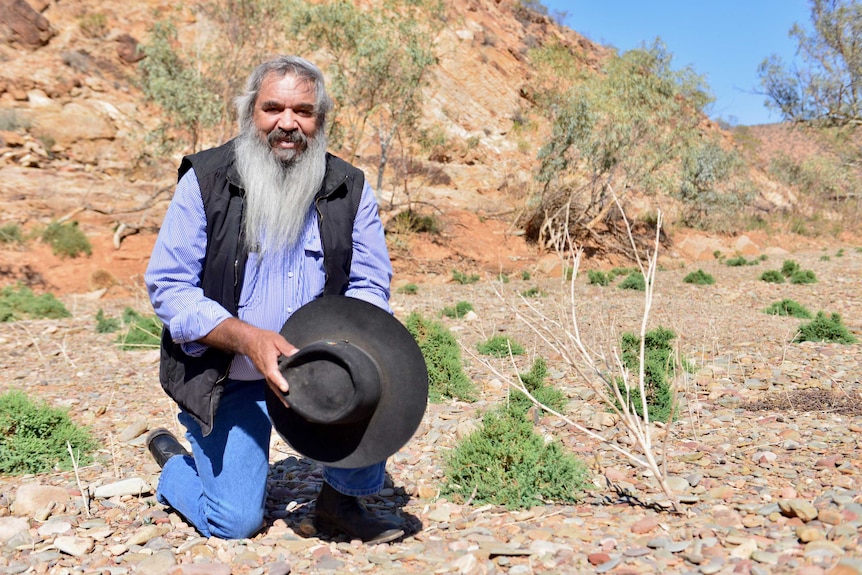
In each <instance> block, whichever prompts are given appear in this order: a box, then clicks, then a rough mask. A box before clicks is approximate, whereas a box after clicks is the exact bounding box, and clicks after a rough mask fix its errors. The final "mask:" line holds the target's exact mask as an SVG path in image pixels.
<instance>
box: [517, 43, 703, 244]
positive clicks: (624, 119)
mask: <svg viewBox="0 0 862 575" xmlns="http://www.w3.org/2000/svg"><path fill="white" fill-rule="evenodd" d="M567 50H569V52H568V56H567ZM572 51H573V49H571V48H567V47H561V46H560V45H558V44H555V43H553V42H548V43H546V44H545V45H543V46H542V47H541V48H537V49H535V50H533V51H531V52H530V58H531V60H533V61H535V62H537V68H538V77H537V78H536V80H535V81H534V83H535V85H536V88H535V90H536V92H537V101H538V102H539V103H540V108H541V109H543V110H546V111H547V113H548V115H549V120H550V122H551V126H552V132H551V134H550V137H549V138H548V140H547V141H546V142H545V143H544V144H543V145H542V147H541V148H540V150H539V155H538V160H539V162H540V165H539V170H538V171H537V175H536V179H537V181H538V182H539V184H540V188H541V191H540V194H541V196H540V198H539V199H538V201H537V202H536V205H535V211H534V212H533V213H532V214H531V215H530V216H529V220H528V221H527V224H526V232H527V237H528V238H529V239H532V240H537V241H540V242H545V241H548V240H549V237H550V236H551V235H554V234H555V231H557V230H559V228H560V227H561V226H562V227H565V226H568V227H569V230H570V231H572V236H573V237H577V233H574V232H575V230H577V229H579V228H581V227H583V226H590V225H591V222H593V220H594V218H596V217H598V216H599V214H600V212H601V211H602V207H603V206H605V205H607V204H608V203H612V201H611V199H610V189H609V185H610V186H613V188H614V189H616V190H624V189H627V188H634V189H638V190H642V191H643V192H645V193H647V194H654V193H659V192H665V193H670V192H672V191H676V190H678V189H679V188H680V181H679V180H680V176H679V175H680V174H681V173H682V172H681V170H679V169H674V168H672V167H671V166H677V167H678V166H679V164H680V163H681V162H682V158H683V156H684V153H685V152H686V150H687V149H689V148H691V147H694V146H695V145H696V144H697V142H698V141H699V139H700V136H701V132H700V130H699V128H698V126H699V123H700V121H701V114H702V110H703V108H704V106H705V105H706V104H707V103H708V102H709V101H710V96H709V95H708V92H707V86H706V83H705V81H704V79H703V77H701V76H698V75H697V74H695V73H694V71H693V70H692V69H691V68H684V69H682V70H674V69H673V67H672V59H673V57H672V55H671V53H670V52H669V51H668V50H667V48H666V47H665V45H664V44H663V43H662V42H661V41H660V40H658V39H657V40H656V41H655V42H654V43H653V44H652V45H651V46H648V47H643V48H639V49H635V50H629V51H627V52H625V53H623V54H622V55H619V56H616V55H614V56H611V57H610V58H607V59H606V60H605V65H604V68H603V69H602V71H601V73H599V74H582V75H580V76H579V75H578V71H579V70H583V69H584V66H582V65H579V62H578V60H577V55H576V54H574V53H573V52H572ZM566 210H568V213H566ZM551 216H553V218H554V219H553V225H551V226H544V225H543V223H544V222H545V221H546V220H548V219H549V218H550V217H551ZM593 225H594V224H593ZM549 228H550V229H549ZM569 230H562V231H561V232H560V234H564V233H565V231H569ZM542 234H547V235H548V237H545V236H542V237H539V236H540V235H542Z"/></svg>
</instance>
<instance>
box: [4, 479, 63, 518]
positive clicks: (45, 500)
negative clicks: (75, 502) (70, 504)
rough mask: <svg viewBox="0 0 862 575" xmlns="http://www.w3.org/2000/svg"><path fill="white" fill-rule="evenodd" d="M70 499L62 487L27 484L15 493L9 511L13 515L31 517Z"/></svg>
mask: <svg viewBox="0 0 862 575" xmlns="http://www.w3.org/2000/svg"><path fill="white" fill-rule="evenodd" d="M71 499H72V497H71V495H70V494H69V492H68V491H67V490H65V489H63V488H62V487H54V486H51V485H39V484H38V483H27V484H25V485H22V486H21V487H19V488H18V490H17V491H16V492H15V501H14V503H12V506H11V511H12V513H13V514H15V515H20V516H23V517H32V516H33V515H35V514H37V513H39V512H40V511H42V510H44V509H49V508H51V507H53V506H55V505H58V504H61V503H66V502H67V501H70V500H71Z"/></svg>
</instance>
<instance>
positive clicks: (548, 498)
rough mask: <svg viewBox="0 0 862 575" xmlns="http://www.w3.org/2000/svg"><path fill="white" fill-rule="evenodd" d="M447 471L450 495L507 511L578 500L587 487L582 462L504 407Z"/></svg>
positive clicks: (454, 455)
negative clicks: (547, 439) (500, 506)
mask: <svg viewBox="0 0 862 575" xmlns="http://www.w3.org/2000/svg"><path fill="white" fill-rule="evenodd" d="M444 475H445V481H444V485H443V493H444V494H446V495H447V496H454V497H455V498H457V499H459V500H461V501H462V502H463V501H468V500H470V501H473V502H475V503H477V504H480V505H485V504H492V505H502V506H505V507H506V508H508V509H526V508H530V507H533V506H536V505H545V504H547V503H549V502H559V503H576V502H577V501H579V500H580V499H581V497H582V493H583V491H584V490H585V489H586V488H587V485H588V471H587V468H586V466H585V465H584V464H583V462H581V461H579V460H578V459H576V458H575V457H574V456H572V455H571V454H570V453H569V452H567V451H566V450H565V449H564V448H563V447H562V445H561V444H560V443H559V442H558V441H551V442H548V441H546V440H545V438H544V437H542V436H541V435H540V434H538V433H536V431H535V430H534V429H533V424H532V423H530V422H529V421H525V420H524V419H523V418H522V417H518V416H515V415H512V414H511V413H508V412H507V411H505V410H503V409H498V410H492V411H489V412H487V413H486V414H485V415H484V417H483V419H482V425H481V426H480V428H479V429H477V430H476V431H474V432H473V433H471V434H470V435H468V436H467V437H466V438H464V440H463V441H462V442H461V443H459V444H458V446H457V447H456V448H455V449H454V450H453V451H452V452H451V454H450V455H449V456H448V457H447V458H446V462H445V465H444Z"/></svg>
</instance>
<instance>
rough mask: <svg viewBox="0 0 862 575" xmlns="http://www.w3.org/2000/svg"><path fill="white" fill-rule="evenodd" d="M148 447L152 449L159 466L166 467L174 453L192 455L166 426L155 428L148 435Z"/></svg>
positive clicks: (151, 451)
mask: <svg viewBox="0 0 862 575" xmlns="http://www.w3.org/2000/svg"><path fill="white" fill-rule="evenodd" d="M147 449H149V450H150V453H151V454H152V455H153V459H155V460H156V463H158V464H159V467H164V466H165V463H167V461H168V459H170V458H171V457H173V456H174V455H191V453H189V452H188V451H186V449H185V448H184V447H183V446H182V445H181V444H180V442H179V441H177V438H176V437H174V434H173V433H171V432H170V431H168V430H167V429H165V428H164V427H159V428H157V429H154V430H152V431H151V432H150V433H149V434H148V435H147Z"/></svg>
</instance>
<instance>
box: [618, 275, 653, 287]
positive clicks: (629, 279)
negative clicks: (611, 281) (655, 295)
mask: <svg viewBox="0 0 862 575" xmlns="http://www.w3.org/2000/svg"><path fill="white" fill-rule="evenodd" d="M617 287H619V288H620V289H631V290H635V291H646V280H645V279H644V276H643V274H642V273H640V272H638V271H633V272H629V274H628V275H627V276H626V277H625V279H624V280H623V281H621V282H620V285H619V286H617Z"/></svg>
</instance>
